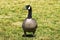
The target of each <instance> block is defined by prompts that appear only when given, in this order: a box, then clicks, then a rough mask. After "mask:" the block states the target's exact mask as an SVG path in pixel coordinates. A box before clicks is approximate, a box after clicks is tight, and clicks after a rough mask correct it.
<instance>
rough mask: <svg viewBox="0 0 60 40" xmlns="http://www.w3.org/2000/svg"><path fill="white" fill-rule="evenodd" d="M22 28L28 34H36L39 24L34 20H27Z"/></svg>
mask: <svg viewBox="0 0 60 40" xmlns="http://www.w3.org/2000/svg"><path fill="white" fill-rule="evenodd" d="M22 27H23V30H24V31H26V32H34V31H35V30H36V28H37V23H36V21H35V20H34V19H26V20H24V22H23V25H22Z"/></svg>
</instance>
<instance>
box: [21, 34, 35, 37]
mask: <svg viewBox="0 0 60 40" xmlns="http://www.w3.org/2000/svg"><path fill="white" fill-rule="evenodd" d="M22 37H35V35H32V34H27V35H24V34H23V35H22Z"/></svg>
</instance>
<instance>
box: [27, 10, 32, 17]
mask: <svg viewBox="0 0 60 40" xmlns="http://www.w3.org/2000/svg"><path fill="white" fill-rule="evenodd" d="M28 18H32V9H30V10H28Z"/></svg>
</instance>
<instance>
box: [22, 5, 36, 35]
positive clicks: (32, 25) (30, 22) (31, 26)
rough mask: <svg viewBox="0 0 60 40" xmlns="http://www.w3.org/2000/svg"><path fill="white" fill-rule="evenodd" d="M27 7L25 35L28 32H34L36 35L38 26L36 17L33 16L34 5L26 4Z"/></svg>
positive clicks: (24, 24) (23, 25) (24, 23)
mask: <svg viewBox="0 0 60 40" xmlns="http://www.w3.org/2000/svg"><path fill="white" fill-rule="evenodd" d="M25 8H26V10H28V16H27V18H26V19H25V20H24V22H23V24H22V28H23V31H24V35H26V32H33V35H34V33H35V31H36V28H37V23H36V21H35V19H33V18H32V7H31V6H30V5H26V6H25Z"/></svg>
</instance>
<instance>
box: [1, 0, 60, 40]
mask: <svg viewBox="0 0 60 40" xmlns="http://www.w3.org/2000/svg"><path fill="white" fill-rule="evenodd" d="M26 4H30V5H31V6H32V10H33V11H32V13H33V15H32V16H33V18H34V19H36V21H37V23H38V28H37V30H36V33H35V35H36V36H35V37H22V35H23V29H22V22H23V20H24V19H25V18H26V17H27V10H23V8H24V6H25V5H26ZM0 40H60V0H0Z"/></svg>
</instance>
